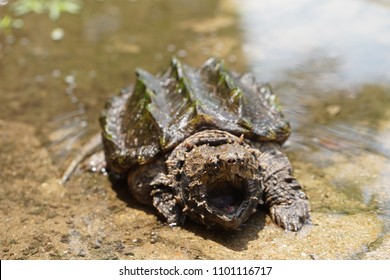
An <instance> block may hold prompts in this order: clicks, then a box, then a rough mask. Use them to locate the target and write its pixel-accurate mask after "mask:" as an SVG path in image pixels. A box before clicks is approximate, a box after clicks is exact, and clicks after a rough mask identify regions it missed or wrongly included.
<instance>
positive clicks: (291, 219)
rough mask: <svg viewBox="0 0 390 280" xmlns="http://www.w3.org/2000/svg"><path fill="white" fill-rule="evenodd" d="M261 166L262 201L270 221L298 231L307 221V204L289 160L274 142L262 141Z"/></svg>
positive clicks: (308, 217)
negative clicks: (267, 210) (267, 208)
mask: <svg viewBox="0 0 390 280" xmlns="http://www.w3.org/2000/svg"><path fill="white" fill-rule="evenodd" d="M258 148H259V150H260V151H261V157H260V166H261V168H262V170H263V179H264V202H265V205H266V206H267V207H269V211H270V215H271V218H272V220H273V221H274V222H275V223H276V224H277V225H279V226H281V227H282V228H284V229H285V230H290V231H298V230H299V229H300V228H301V227H302V226H303V225H304V224H305V223H306V222H308V221H309V220H310V216H309V211H310V208H309V203H308V200H307V196H306V194H305V193H304V192H303V191H302V186H301V185H300V184H299V182H298V181H297V180H296V179H295V177H294V176H293V175H292V172H293V169H292V166H291V163H290V161H289V160H288V158H287V157H286V155H285V154H284V153H283V151H282V150H281V147H280V145H279V144H277V143H265V144H261V145H260V146H259V147H258Z"/></svg>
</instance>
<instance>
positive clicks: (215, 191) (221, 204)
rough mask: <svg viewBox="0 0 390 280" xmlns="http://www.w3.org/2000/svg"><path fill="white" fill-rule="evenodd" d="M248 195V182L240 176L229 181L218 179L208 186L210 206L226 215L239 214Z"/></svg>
mask: <svg viewBox="0 0 390 280" xmlns="http://www.w3.org/2000/svg"><path fill="white" fill-rule="evenodd" d="M247 197H248V195H247V192H246V184H245V182H243V180H241V179H240V178H239V177H238V176H235V178H234V179H233V180H229V181H227V180H217V181H215V182H214V183H211V184H210V185H208V186H207V202H208V204H209V206H210V207H212V208H213V209H214V210H217V212H221V214H223V215H226V216H238V215H239V212H241V211H238V210H239V209H240V208H242V207H241V206H242V205H243V204H244V202H245V201H246V200H247Z"/></svg>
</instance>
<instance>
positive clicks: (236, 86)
mask: <svg viewBox="0 0 390 280" xmlns="http://www.w3.org/2000/svg"><path fill="white" fill-rule="evenodd" d="M135 72H136V76H137V80H136V83H135V85H134V87H129V88H127V89H125V90H123V91H122V92H121V94H120V95H118V96H115V97H113V98H111V99H110V100H109V101H108V102H107V104H106V107H105V110H104V111H103V113H102V116H101V118H100V123H101V127H102V130H103V132H102V136H103V144H104V149H105V154H106V159H107V162H108V164H109V167H110V168H111V169H112V170H113V171H114V172H118V173H123V172H126V171H127V170H128V169H129V168H131V167H133V166H136V165H142V164H146V163H148V162H150V161H152V160H154V159H156V158H157V157H159V156H162V155H164V154H166V153H168V152H170V151H171V150H172V149H173V148H175V147H176V146H177V145H178V144H180V143H181V142H182V141H183V140H184V139H186V138H187V137H189V136H191V135H192V134H194V133H196V132H198V131H200V130H206V129H219V130H223V131H228V132H230V133H232V134H234V135H237V136H241V135H244V137H245V138H246V139H250V140H251V141H258V142H260V141H275V142H278V143H283V142H284V141H285V140H286V139H287V138H288V136H289V135H290V125H289V123H288V122H287V121H286V120H285V119H284V117H283V114H282V112H281V110H280V107H279V105H278V103H277V100H276V96H275V95H274V94H273V92H272V90H271V88H270V86H269V85H267V84H259V83H257V82H256V81H255V79H254V76H253V75H251V74H244V75H238V74H235V73H232V72H230V71H228V70H227V69H226V68H225V67H224V64H223V61H221V60H219V59H216V58H210V59H209V60H207V61H206V62H205V63H204V64H203V66H201V67H200V68H199V69H195V68H192V67H190V66H188V65H186V64H184V63H182V62H181V61H179V60H178V59H176V58H173V59H172V61H171V64H170V66H169V67H168V69H167V71H166V72H165V73H164V74H162V75H157V76H153V75H151V74H150V73H148V72H146V71H144V70H142V69H136V71H135ZM205 141H207V139H205Z"/></svg>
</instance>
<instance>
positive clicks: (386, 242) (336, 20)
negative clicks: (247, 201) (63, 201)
mask: <svg viewBox="0 0 390 280" xmlns="http://www.w3.org/2000/svg"><path fill="white" fill-rule="evenodd" d="M172 56H176V57H178V58H179V59H181V60H183V61H184V62H185V63H188V64H190V65H193V66H196V67H199V66H200V65H201V64H202V63H203V62H204V61H205V60H206V59H207V58H209V57H210V56H217V57H220V58H222V59H224V61H225V64H226V65H227V67H228V68H230V69H233V70H234V71H237V72H253V73H254V74H255V76H256V78H257V80H258V81H259V82H267V83H270V84H271V85H272V87H273V89H274V92H275V93H276V94H277V95H278V97H279V100H280V102H281V104H282V106H283V107H282V108H283V110H284V112H285V115H286V116H287V117H288V119H289V120H290V121H291V125H292V128H293V134H292V136H291V137H290V139H289V141H288V142H287V143H286V146H285V147H286V149H287V152H288V154H289V156H290V158H291V161H292V163H293V166H295V168H296V174H297V177H298V178H299V179H300V180H301V181H302V182H303V183H304V185H305V187H306V188H307V193H308V194H309V196H310V198H311V205H312V210H313V215H314V220H315V221H316V223H317V224H318V221H321V220H326V219H327V218H329V219H335V217H336V216H337V217H339V218H340V217H342V219H344V218H345V219H347V220H346V221H344V220H342V222H339V224H338V226H337V227H339V228H340V227H342V226H340V223H341V224H342V225H347V224H348V221H349V222H350V225H351V227H352V224H354V223H356V221H359V222H360V221H363V222H362V225H363V226H364V229H362V231H364V230H367V232H370V233H371V234H372V236H371V235H370V236H371V237H370V238H371V239H370V240H368V239H364V240H363V241H361V242H360V243H358V245H356V246H355V247H356V248H355V247H353V245H351V246H352V247H353V248H355V249H356V250H355V249H353V250H352V251H350V250H349V251H348V250H344V249H340V250H341V251H342V252H341V253H340V254H339V255H337V256H336V255H334V254H333V255H332V252H329V255H326V254H325V253H324V256H325V257H326V256H327V257H328V258H333V257H335V258H338V257H340V258H351V257H352V256H358V257H359V258H360V257H362V256H368V255H367V254H369V252H370V251H375V250H376V251H377V252H381V251H380V250H383V251H384V252H388V251H387V250H388V249H389V248H390V237H389V219H390V183H389V181H390V163H389V159H390V1H388V0H328V1H314V0H297V1H287V0H279V1H271V0H264V1H251V0H241V1H238V0H200V1H193V0H111V1H105V0H84V1H82V0H15V1H12V0H0V120H1V125H0V131H2V132H0V133H1V134H2V136H0V137H2V138H3V140H2V141H3V143H2V147H1V148H0V149H1V150H2V151H1V152H0V153H1V154H2V155H1V157H2V158H1V159H2V160H3V162H4V163H9V164H7V165H3V167H2V168H4V170H3V175H0V177H1V178H2V180H3V183H4V182H9V183H10V184H8V186H9V187H11V186H12V185H14V184H15V182H14V181H12V180H11V179H10V178H12V177H14V178H15V177H18V176H19V175H20V173H18V172H19V171H15V170H16V169H18V170H20V168H19V167H17V166H18V165H14V166H13V165H12V164H13V162H14V161H13V159H14V158H15V157H20V154H18V153H17V152H16V150H17V148H18V147H17V146H16V144H15V146H12V145H11V144H12V143H16V142H15V139H17V138H18V136H17V135H18V133H20V131H23V129H21V130H15V133H13V129H14V128H15V127H18V124H20V123H21V124H23V125H27V126H28V127H30V128H31V129H32V130H33V133H32V134H33V135H34V137H37V139H38V140H37V141H38V143H39V144H37V145H35V146H34V147H36V149H41V148H43V149H45V150H46V151H48V154H49V155H50V158H51V160H52V162H53V164H54V165H55V168H54V167H53V170H57V169H61V166H62V162H64V161H66V158H67V155H68V154H69V153H70V154H71V150H72V149H73V147H74V145H75V144H77V142H83V141H84V140H83V139H87V138H88V136H89V135H92V134H94V133H96V132H98V131H99V127H98V122H97V119H98V116H99V113H100V111H101V109H102V108H103V106H104V102H105V100H106V99H107V98H108V97H109V96H112V95H114V94H116V93H118V92H119V91H120V89H121V88H123V87H125V86H127V85H129V84H131V83H132V82H134V80H135V75H134V69H135V67H141V68H144V69H145V70H147V71H149V72H151V73H158V72H160V71H162V70H164V69H165V68H166V67H167V65H168V64H169V61H170V59H171V57H172ZM59 129H60V130H61V133H59V132H58V130H59ZM5 137H9V138H7V139H6V138H5ZM62 140H65V144H64V145H65V146H62V148H61V149H60V151H61V153H57V152H56V153H55V152H54V151H52V146H51V145H52V144H53V142H57V143H56V144H60V142H61V143H62ZM4 143H8V144H7V145H8V146H7V145H6V144H4ZM26 143H28V142H26ZM18 145H20V144H18ZM27 145H28V144H27ZM7 147H8V148H7ZM26 161H27V163H26V164H30V165H31V164H34V163H32V162H28V161H29V160H26ZM5 166H6V167H5ZM50 172H54V174H52V173H50ZM50 172H48V173H47V174H46V175H45V176H43V175H39V176H38V177H36V178H35V179H36V181H37V182H39V183H42V182H47V181H48V180H49V182H51V181H50V180H51V179H52V178H55V177H56V176H58V174H56V173H55V172H57V171H50ZM24 174H25V172H24ZM100 180H102V179H100ZM49 185H51V183H49ZM3 194H4V198H7V199H9V198H10V197H11V195H10V194H9V193H8V192H4V189H3ZM6 194H7V195H6ZM11 200H12V199H11ZM72 203H73V202H70V204H72ZM16 204H17V203H16ZM16 204H15V205H16ZM4 207H5V206H4ZM15 207H16V206H15ZM4 211H5V210H4ZM316 215H317V216H316ZM323 215H325V216H323ZM335 215H336V216H335ZM354 215H362V216H358V217H359V218H356V217H357V216H354ZM366 215H367V216H366ZM316 217H318V218H317V219H316ZM349 218H354V219H357V220H348V219H349ZM372 219H375V220H376V219H377V220H378V222H377V224H375V223H376V222H375V223H373V222H372ZM326 221H328V220H326ZM331 221H332V220H329V221H328V223H327V225H326V227H325V228H323V232H326V229H328V228H329V227H332V222H331ZM373 224H375V225H376V226H377V227H375V230H374V229H373V228H371V226H372V225H373ZM350 229H351V228H349V229H342V230H341V229H340V230H341V232H342V233H339V232H338V234H341V235H339V237H340V236H344V235H343V234H344V233H345V232H349V230H350ZM335 230H336V229H335ZM316 235H317V236H321V235H319V234H318V233H316ZM346 236H347V237H348V238H352V239H354V240H355V241H356V240H357V239H358V237H357V236H350V235H348V234H347V235H346ZM322 237H323V238H325V237H324V236H322ZM360 237H361V236H359V238H360ZM329 238H330V239H329V240H328V241H329V242H331V243H332V242H335V241H334V239H332V238H331V237H330V236H329ZM216 239H218V238H216ZM252 239H256V238H252ZM348 240H349V241H347V242H346V243H348V242H351V241H350V239H348ZM220 242H222V241H220ZM222 243H223V242H222ZM325 243H326V242H325ZM328 244H329V243H328ZM371 244H374V245H375V246H374V245H371ZM378 244H379V245H378ZM340 246H341V245H340ZM370 246H371V247H370ZM372 246H374V247H375V248H374V247H372ZM378 247H379V248H382V249H377V248H378ZM325 248H326V245H325V246H324V247H323V248H322V249H321V250H325ZM340 248H341V247H340ZM342 248H344V247H342ZM373 248H374V249H373ZM343 250H344V251H343ZM378 250H379V251H378ZM7 252H8V251H7ZM210 254H211V253H210ZM316 254H317V255H320V253H318V252H317V253H316ZM76 256H77V254H76ZM210 256H211V255H210ZM297 256H298V257H299V256H301V257H302V256H303V255H297ZM306 256H307V255H305V256H303V257H306ZM377 256H378V255H377ZM6 257H7V258H13V257H15V255H12V256H10V255H6ZM67 257H69V255H66V254H65V255H64V256H62V258H67ZM95 257H96V256H95ZM259 257H262V256H259ZM263 257H265V255H263ZM381 257H382V258H383V257H389V258H390V256H389V254H388V253H387V255H386V254H384V255H381Z"/></svg>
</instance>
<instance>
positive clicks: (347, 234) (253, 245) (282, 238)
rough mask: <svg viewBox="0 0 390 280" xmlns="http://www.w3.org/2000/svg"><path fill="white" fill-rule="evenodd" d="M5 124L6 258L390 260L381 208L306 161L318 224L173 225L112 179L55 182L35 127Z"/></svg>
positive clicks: (0, 142) (259, 220) (1, 193)
mask: <svg viewBox="0 0 390 280" xmlns="http://www.w3.org/2000/svg"><path fill="white" fill-rule="evenodd" d="M0 130H1V134H0V135H1V137H0V146H1V147H2V151H1V154H0V160H1V162H2V166H3V167H2V172H1V175H0V176H1V177H0V179H1V187H0V198H1V204H0V205H1V206H0V207H1V208H0V211H1V220H0V223H1V224H0V227H1V228H2V230H1V232H0V238H1V254H2V259H353V258H369V259H377V258H379V259H384V258H390V254H389V251H388V243H389V242H388V235H386V237H384V238H382V233H383V230H384V222H383V221H382V220H381V219H380V218H378V216H377V215H376V213H375V211H371V210H370V209H368V208H367V206H366V205H364V204H362V203H360V202H358V201H357V200H354V199H353V198H349V199H343V197H342V196H341V197H340V193H338V192H336V190H335V189H332V188H331V187H330V186H329V182H328V178H327V176H319V175H316V174H314V175H313V174H312V175H310V174H307V175H305V174H306V173H304V168H306V167H307V166H304V164H303V163H302V164H297V167H296V168H297V175H298V177H300V178H301V181H302V182H303V183H304V185H306V186H307V190H306V191H307V193H308V195H309V196H310V201H311V203H312V208H313V211H312V225H308V226H306V227H305V228H304V229H303V230H301V231H300V232H298V233H291V232H284V231H283V230H281V229H280V228H278V227H277V226H275V225H274V224H273V223H272V222H271V220H270V219H269V217H268V216H267V215H266V214H265V213H264V212H262V211H259V212H258V213H257V214H255V215H254V216H253V217H252V218H251V219H250V220H249V221H248V222H247V225H246V226H245V227H244V228H243V229H242V230H240V231H237V232H219V231H208V230H206V229H205V228H204V227H202V226H199V225H197V224H194V223H192V222H188V223H187V224H186V226H184V227H182V228H170V227H168V226H166V225H164V224H162V223H161V222H160V221H159V219H158V218H157V217H156V216H155V215H154V212H153V211H151V210H150V209H148V208H143V207H141V206H139V205H137V204H135V203H133V202H132V200H131V198H129V196H128V195H127V192H126V191H125V190H124V189H122V188H121V186H112V184H111V183H110V182H109V180H108V178H107V177H104V176H101V175H97V174H88V173H87V174H78V175H76V176H75V177H73V178H72V180H71V181H69V183H68V184H67V185H66V186H61V185H59V184H58V183H57V179H58V178H59V177H58V176H59V172H58V169H57V167H56V166H54V165H53V164H52V161H51V158H50V156H49V154H48V152H47V150H46V149H45V148H44V147H43V146H42V144H41V143H40V142H39V140H38V139H37V138H36V132H35V130H34V128H33V127H31V126H29V125H26V124H23V123H17V122H5V121H1V122H0ZM318 174H320V173H318ZM321 190H322V191H321ZM337 205H339V206H340V205H343V209H351V211H342V210H340V208H339V207H338V206H337ZM340 207H341V206H340ZM352 210H353V211H352ZM378 240H379V241H378ZM373 244H376V246H373Z"/></svg>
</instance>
